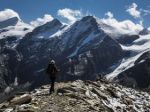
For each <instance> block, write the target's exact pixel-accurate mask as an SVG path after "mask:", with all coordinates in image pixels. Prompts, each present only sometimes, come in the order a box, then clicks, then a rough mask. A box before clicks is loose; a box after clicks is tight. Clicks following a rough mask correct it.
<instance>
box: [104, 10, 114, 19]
mask: <svg viewBox="0 0 150 112" xmlns="http://www.w3.org/2000/svg"><path fill="white" fill-rule="evenodd" d="M105 16H107V17H108V18H113V17H114V15H113V13H112V12H110V11H108V12H107V13H105Z"/></svg>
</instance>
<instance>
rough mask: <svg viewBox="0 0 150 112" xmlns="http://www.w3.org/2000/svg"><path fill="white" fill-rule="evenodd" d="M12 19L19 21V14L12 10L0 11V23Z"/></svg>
mask: <svg viewBox="0 0 150 112" xmlns="http://www.w3.org/2000/svg"><path fill="white" fill-rule="evenodd" d="M12 17H17V18H18V19H20V17H19V14H18V13H17V12H15V11H14V10H12V9H5V10H3V11H0V21H4V20H7V19H9V18H12Z"/></svg>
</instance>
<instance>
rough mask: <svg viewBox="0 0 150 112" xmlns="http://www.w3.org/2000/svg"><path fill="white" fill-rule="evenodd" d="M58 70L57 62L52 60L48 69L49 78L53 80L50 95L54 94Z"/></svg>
mask: <svg viewBox="0 0 150 112" xmlns="http://www.w3.org/2000/svg"><path fill="white" fill-rule="evenodd" d="M58 71H59V70H58V69H57V66H56V64H55V61H54V60H51V61H50V63H49V65H48V67H47V69H46V72H47V74H48V75H49V78H50V80H51V87H50V89H49V93H50V94H51V93H52V92H54V84H55V80H56V75H57V73H58Z"/></svg>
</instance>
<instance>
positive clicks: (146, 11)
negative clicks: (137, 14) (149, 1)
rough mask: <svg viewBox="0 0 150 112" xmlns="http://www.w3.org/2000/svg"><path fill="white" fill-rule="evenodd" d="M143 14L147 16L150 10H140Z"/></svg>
mask: <svg viewBox="0 0 150 112" xmlns="http://www.w3.org/2000/svg"><path fill="white" fill-rule="evenodd" d="M140 11H141V13H142V15H143V16H147V15H149V14H150V10H146V9H140Z"/></svg>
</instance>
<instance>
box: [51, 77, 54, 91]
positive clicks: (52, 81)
mask: <svg viewBox="0 0 150 112" xmlns="http://www.w3.org/2000/svg"><path fill="white" fill-rule="evenodd" d="M54 83H55V78H51V88H50V93H52V92H54Z"/></svg>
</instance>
